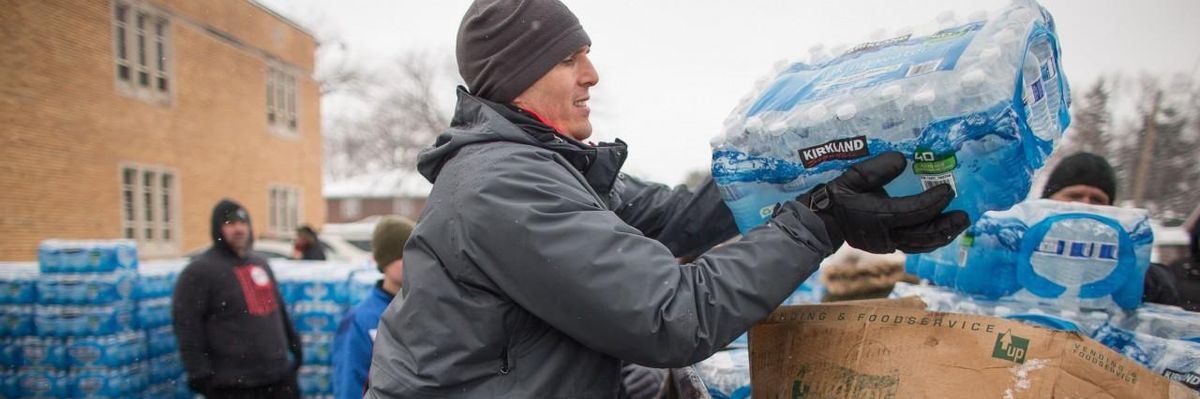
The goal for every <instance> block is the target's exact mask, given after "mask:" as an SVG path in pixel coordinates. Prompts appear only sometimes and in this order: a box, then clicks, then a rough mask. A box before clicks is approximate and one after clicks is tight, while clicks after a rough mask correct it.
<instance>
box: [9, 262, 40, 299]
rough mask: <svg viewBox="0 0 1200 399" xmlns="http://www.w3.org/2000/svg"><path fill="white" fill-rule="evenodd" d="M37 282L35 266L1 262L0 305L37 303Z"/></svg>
mask: <svg viewBox="0 0 1200 399" xmlns="http://www.w3.org/2000/svg"><path fill="white" fill-rule="evenodd" d="M37 282H38V270H37V267H36V265H35V264H33V263H18V262H0V305H32V304H35V303H37Z"/></svg>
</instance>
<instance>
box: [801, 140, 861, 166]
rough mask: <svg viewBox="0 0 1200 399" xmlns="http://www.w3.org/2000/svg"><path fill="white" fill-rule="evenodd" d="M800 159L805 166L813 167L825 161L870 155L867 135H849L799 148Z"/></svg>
mask: <svg viewBox="0 0 1200 399" xmlns="http://www.w3.org/2000/svg"><path fill="white" fill-rule="evenodd" d="M799 153H800V160H801V162H802V164H803V165H804V167H805V168H810V169H811V168H814V167H816V166H817V165H820V164H822V163H824V162H826V161H831V160H835V159H836V160H843V161H847V160H853V159H859V158H862V157H865V156H867V155H870V154H871V152H870V150H868V149H867V136H858V137H850V138H845V139H838V140H833V141H829V142H826V143H824V144H820V145H815V146H812V147H808V148H802V149H800V150H799Z"/></svg>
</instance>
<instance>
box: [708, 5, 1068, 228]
mask: <svg viewBox="0 0 1200 399" xmlns="http://www.w3.org/2000/svg"><path fill="white" fill-rule="evenodd" d="M1059 60H1060V51H1059V45H1058V40H1057V38H1056V36H1055V30H1054V20H1053V19H1052V18H1051V16H1050V13H1049V12H1047V11H1046V10H1045V9H1044V8H1042V7H1041V6H1039V5H1038V4H1037V3H1036V2H1034V1H1033V0H1016V1H1013V2H1012V3H1009V4H1008V5H1007V6H1005V7H1003V8H1000V9H996V10H991V11H985V12H976V13H973V14H971V15H969V16H967V17H966V18H962V19H959V18H957V17H955V16H954V15H952V14H943V16H942V17H940V18H939V20H938V22H937V23H936V24H934V23H930V24H927V25H925V26H923V27H919V28H915V29H913V28H905V29H903V30H901V31H898V32H894V34H892V35H889V36H883V35H880V36H879V37H875V38H873V39H872V40H870V41H866V42H863V43H860V44H857V45H854V46H850V47H845V46H842V47H840V48H836V49H834V52H833V53H832V54H831V53H829V52H827V51H826V50H824V47H816V48H813V49H812V51H811V54H810V55H809V56H807V57H801V58H800V59H799V60H796V61H794V62H791V63H781V64H780V65H779V68H778V70H777V71H775V72H774V73H772V74H771V75H769V76H768V77H766V78H765V79H763V80H761V81H760V82H759V84H758V85H757V86H756V87H755V88H754V90H753V91H752V92H751V93H750V95H749V96H747V97H746V98H744V99H743V100H742V102H741V103H740V104H739V105H738V106H737V107H736V108H735V109H734V111H733V112H732V113H731V115H730V116H729V117H728V118H727V119H726V121H725V126H724V130H723V132H722V133H721V134H719V135H718V136H717V137H714V138H713V141H712V146H713V164H712V173H713V178H714V180H715V181H716V183H717V185H718V187H719V188H720V189H721V193H722V196H723V198H724V199H725V202H726V204H727V205H728V206H729V208H730V210H731V211H732V212H733V215H734V219H735V220H736V221H737V224H738V227H739V228H740V229H741V230H742V231H743V232H745V231H746V230H748V229H750V228H752V227H754V226H757V225H759V224H761V223H762V222H764V221H765V220H766V219H767V218H768V217H769V216H770V214H771V210H772V207H773V206H774V204H776V203H778V202H782V201H785V200H790V199H792V198H795V197H796V196H797V195H798V194H801V193H804V192H807V191H809V190H810V189H812V188H813V187H815V186H816V185H818V184H821V183H826V182H828V181H830V180H832V179H833V178H834V177H836V176H838V175H839V174H841V172H842V171H844V170H845V169H847V168H848V167H850V166H851V165H853V164H855V163H858V162H860V161H862V160H865V159H867V158H870V157H872V156H875V155H877V154H879V153H882V152H886V151H899V152H901V153H903V154H904V155H905V156H906V157H907V158H908V160H909V167H908V168H907V169H906V170H905V171H904V172H903V174H901V175H900V177H898V178H897V179H896V180H894V181H893V182H892V183H891V184H889V185H887V186H886V187H885V189H886V190H887V192H888V193H889V194H891V195H892V196H906V195H912V194H916V193H919V192H921V191H923V190H926V189H928V188H930V187H933V186H936V185H939V184H948V185H950V186H951V188H953V189H954V190H955V193H956V198H955V199H954V201H953V202H952V203H951V204H950V207H949V209H952V210H963V211H966V212H967V214H968V215H969V216H970V217H971V220H972V221H974V220H976V219H977V218H978V217H979V215H981V214H982V213H983V212H984V211H987V210H1002V209H1008V208H1009V207H1010V206H1012V205H1013V204H1016V203H1017V202H1019V201H1020V200H1022V199H1024V198H1025V197H1026V195H1027V194H1028V192H1029V188H1030V186H1031V182H1032V177H1033V174H1034V172H1035V171H1036V170H1037V169H1038V168H1040V167H1041V166H1043V164H1044V162H1045V159H1046V157H1047V156H1048V155H1049V154H1050V152H1051V151H1052V150H1053V149H1054V147H1055V144H1056V143H1057V142H1058V141H1059V138H1060V137H1061V135H1062V133H1063V131H1065V129H1066V128H1067V125H1068V123H1069V121H1070V119H1069V114H1068V112H1067V105H1068V103H1069V91H1068V87H1067V81H1066V78H1065V77H1064V76H1063V74H1062V68H1061V66H1060V62H1059Z"/></svg>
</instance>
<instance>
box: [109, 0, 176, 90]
mask: <svg viewBox="0 0 1200 399" xmlns="http://www.w3.org/2000/svg"><path fill="white" fill-rule="evenodd" d="M169 35H170V21H169V20H168V19H167V17H166V15H165V14H163V13H161V12H158V11H156V10H155V9H153V8H150V7H148V6H145V5H142V4H141V3H134V2H129V1H124V0H118V1H115V2H114V3H113V45H114V46H113V51H114V55H115V57H114V59H115V61H116V67H117V86H118V87H119V88H120V89H121V90H122V91H123V92H125V93H127V94H130V95H133V96H136V97H139V98H143V99H149V100H166V99H167V98H168V97H169V93H170V90H171V78H170V73H169V72H170V70H169V68H170V61H171V60H170V53H169V52H170V37H169Z"/></svg>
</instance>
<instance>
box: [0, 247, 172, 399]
mask: <svg viewBox="0 0 1200 399" xmlns="http://www.w3.org/2000/svg"><path fill="white" fill-rule="evenodd" d="M138 266H139V265H138V260H137V247H136V245H135V244H134V243H133V242H132V241H127V240H116V241H60V240H48V241H44V242H43V243H42V244H41V246H40V247H39V249H38V262H37V264H36V265H34V264H6V265H0V268H2V269H0V288H3V289H2V291H3V293H2V294H0V307H3V308H4V309H3V312H2V313H3V315H4V316H3V323H2V324H3V325H2V326H0V367H2V368H3V385H2V386H0V396H3V397H11V398H26V397H64V398H65V397H89V398H131V397H148V398H174V397H188V396H190V393H189V392H188V391H187V390H186V386H185V384H183V383H182V382H181V381H182V379H181V377H182V375H183V369H182V366H181V365H180V363H179V360H178V355H177V354H175V353H176V351H175V349H174V347H173V346H172V347H170V348H168V349H165V350H163V351H162V353H152V351H151V347H150V344H151V342H149V341H150V340H149V339H148V334H147V332H148V331H152V328H154V327H157V326H163V325H166V326H168V333H169V332H170V330H169V325H170V303H169V300H170V298H169V296H170V292H171V289H170V287H173V286H174V280H173V277H172V274H171V273H170V272H167V271H161V272H160V271H156V272H155V273H154V274H150V275H147V276H146V278H145V280H144V281H145V282H147V283H146V284H143V279H142V277H141V276H139V275H138ZM177 266H181V264H179V265H177ZM177 268H178V267H176V270H177ZM159 280H161V281H159ZM155 281H159V282H158V283H157V284H156V283H155ZM164 286H165V287H168V288H166V289H165V290H163V289H162V287H164ZM155 287H157V288H155ZM164 301H165V302H164ZM172 340H173V337H172ZM156 355H161V356H156Z"/></svg>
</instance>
